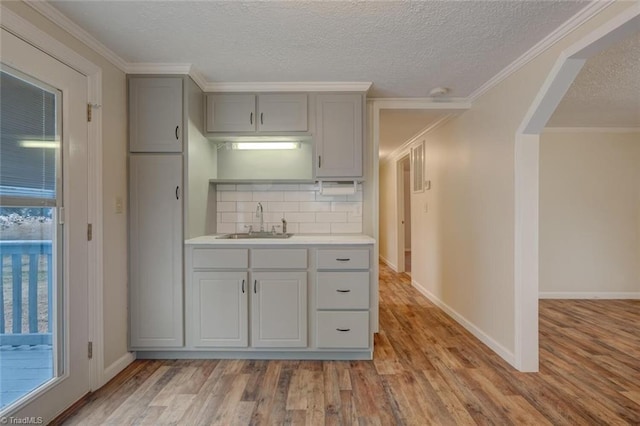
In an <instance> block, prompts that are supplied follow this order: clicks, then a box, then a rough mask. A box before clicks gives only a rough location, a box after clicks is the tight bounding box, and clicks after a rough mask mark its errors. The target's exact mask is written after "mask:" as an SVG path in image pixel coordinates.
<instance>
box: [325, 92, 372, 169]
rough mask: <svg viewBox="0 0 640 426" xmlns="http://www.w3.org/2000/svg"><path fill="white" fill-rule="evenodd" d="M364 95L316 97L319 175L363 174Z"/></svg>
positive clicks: (326, 95)
mask: <svg viewBox="0 0 640 426" xmlns="http://www.w3.org/2000/svg"><path fill="white" fill-rule="evenodd" d="M362 103H363V99H362V95H360V94H320V95H317V96H316V135H315V138H314V139H315V143H316V156H317V158H316V164H315V165H316V177H317V178H361V177H362Z"/></svg>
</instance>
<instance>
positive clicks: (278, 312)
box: [251, 271, 307, 348]
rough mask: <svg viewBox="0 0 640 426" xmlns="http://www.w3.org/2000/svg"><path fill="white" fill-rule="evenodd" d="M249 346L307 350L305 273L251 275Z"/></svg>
mask: <svg viewBox="0 0 640 426" xmlns="http://www.w3.org/2000/svg"><path fill="white" fill-rule="evenodd" d="M251 279H252V280H253V282H252V286H253V288H252V289H251V346H253V347H259V348H260V347H262V348H265V347H278V348H284V347H306V346H307V272H306V271H304V272H253V273H252V275H251Z"/></svg>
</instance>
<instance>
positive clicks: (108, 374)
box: [102, 352, 136, 384]
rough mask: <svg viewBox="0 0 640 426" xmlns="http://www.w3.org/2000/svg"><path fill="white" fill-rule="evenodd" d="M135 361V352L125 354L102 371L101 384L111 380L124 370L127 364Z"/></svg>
mask: <svg viewBox="0 0 640 426" xmlns="http://www.w3.org/2000/svg"><path fill="white" fill-rule="evenodd" d="M135 360H136V353H135V352H126V353H125V354H124V355H122V356H121V357H120V358H118V359H117V360H116V361H114V362H113V363H112V364H111V365H109V366H108V367H106V368H105V369H104V374H103V376H102V381H103V384H106V383H107V382H108V381H109V380H111V379H113V378H114V377H115V376H116V375H117V374H118V373H119V372H121V371H122V370H124V369H125V368H126V367H127V366H128V365H129V364H131V363H132V362H133V361H135Z"/></svg>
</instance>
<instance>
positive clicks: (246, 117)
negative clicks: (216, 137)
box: [206, 95, 256, 132]
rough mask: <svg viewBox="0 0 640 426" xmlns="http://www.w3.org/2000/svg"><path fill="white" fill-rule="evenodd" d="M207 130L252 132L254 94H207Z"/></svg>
mask: <svg viewBox="0 0 640 426" xmlns="http://www.w3.org/2000/svg"><path fill="white" fill-rule="evenodd" d="M206 127H207V132H254V131H255V130H256V96H255V95H207V124H206Z"/></svg>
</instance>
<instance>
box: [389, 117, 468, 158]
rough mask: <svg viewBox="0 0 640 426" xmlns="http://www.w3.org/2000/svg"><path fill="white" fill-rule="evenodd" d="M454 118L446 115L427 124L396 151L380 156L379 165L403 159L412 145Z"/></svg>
mask: <svg viewBox="0 0 640 426" xmlns="http://www.w3.org/2000/svg"><path fill="white" fill-rule="evenodd" d="M455 116H456V114H447V115H444V116H442V117H440V118H439V119H437V120H436V121H435V122H433V123H431V124H429V125H428V126H427V127H425V128H424V129H422V130H420V131H419V132H418V133H416V134H415V135H414V136H412V137H411V138H409V139H407V141H406V142H403V143H402V145H400V146H399V147H397V148H396V149H394V150H393V151H391V152H390V153H389V154H387V155H385V156H381V157H380V162H381V163H386V162H387V161H391V160H398V159H399V158H400V157H404V156H405V155H407V154H408V153H409V152H410V149H411V147H412V146H413V145H414V144H417V143H418V142H419V140H420V139H422V138H423V137H425V136H426V134H427V133H429V132H432V131H434V130H435V129H437V128H439V127H441V126H443V125H444V124H445V123H447V122H448V121H449V120H451V119H452V118H453V117H455Z"/></svg>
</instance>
